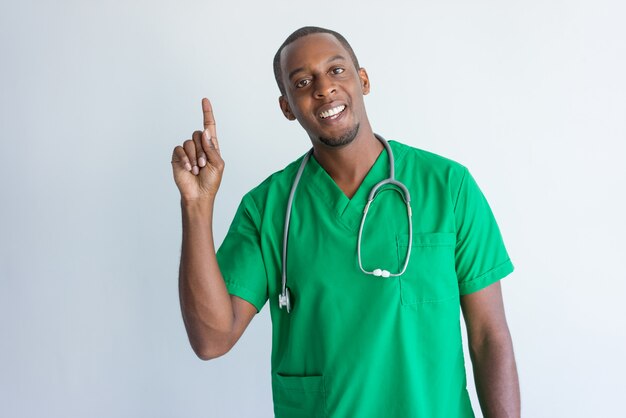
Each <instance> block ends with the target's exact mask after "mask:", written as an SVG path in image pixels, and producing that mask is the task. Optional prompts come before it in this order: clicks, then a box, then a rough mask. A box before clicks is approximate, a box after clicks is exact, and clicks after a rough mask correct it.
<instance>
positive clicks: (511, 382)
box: [461, 281, 520, 418]
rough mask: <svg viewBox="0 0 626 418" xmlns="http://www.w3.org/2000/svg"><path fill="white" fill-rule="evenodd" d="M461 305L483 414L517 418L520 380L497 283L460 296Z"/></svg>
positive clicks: (502, 417) (491, 416)
mask: <svg viewBox="0 0 626 418" xmlns="http://www.w3.org/2000/svg"><path fill="white" fill-rule="evenodd" d="M461 308H462V310H463V317H464V319H465V324H466V326H467V334H468V341H469V350H470V357H471V359H472V366H473V369H474V381H475V383H476V390H477V392H478V399H479V401H480V407H481V409H482V412H483V415H484V417H485V418H518V417H520V391H519V380H518V376H517V367H516V365H515V356H514V354H513V343H512V341H511V334H510V333H509V328H508V325H507V323H506V317H505V313H504V304H503V301H502V291H501V287H500V282H499V281H498V282H496V283H493V284H492V285H490V286H488V287H486V288H484V289H482V290H479V291H478V292H475V293H470V294H468V295H464V296H462V297H461Z"/></svg>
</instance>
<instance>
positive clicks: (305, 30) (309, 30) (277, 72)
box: [274, 26, 361, 96]
mask: <svg viewBox="0 0 626 418" xmlns="http://www.w3.org/2000/svg"><path fill="white" fill-rule="evenodd" d="M314 33H328V34H330V35H333V36H334V37H335V38H337V40H338V41H339V42H340V43H341V45H343V47H344V48H346V50H347V51H348V53H349V54H350V58H352V62H353V63H354V67H355V68H356V69H357V71H358V70H359V68H361V67H360V66H359V60H358V59H357V58H356V55H355V53H354V50H353V49H352V47H351V46H350V44H349V43H348V41H347V40H346V38H344V37H343V35H341V34H340V33H338V32H335V31H334V30H330V29H325V28H320V27H317V26H303V27H301V28H300V29H298V30H296V31H294V32H293V33H292V34H291V35H289V36H288V37H287V39H285V42H283V44H282V45H281V46H280V48H278V51H277V52H276V55H274V77H275V78H276V83H277V84H278V88H279V89H280V94H282V95H283V96H285V86H284V85H283V80H282V77H283V72H282V70H281V68H280V54H281V52H283V49H284V48H285V47H286V46H287V45H289V44H291V43H292V42H294V41H296V40H297V39H300V38H302V37H304V36H307V35H312V34H314Z"/></svg>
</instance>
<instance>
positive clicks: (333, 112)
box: [319, 105, 346, 119]
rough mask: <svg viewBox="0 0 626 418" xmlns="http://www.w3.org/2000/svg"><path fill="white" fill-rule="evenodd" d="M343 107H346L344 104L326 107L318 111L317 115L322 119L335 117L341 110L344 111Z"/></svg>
mask: <svg viewBox="0 0 626 418" xmlns="http://www.w3.org/2000/svg"><path fill="white" fill-rule="evenodd" d="M345 108H346V106H345V105H340V106H337V107H333V108H332V109H328V110H325V111H323V112H320V114H319V117H320V118H322V119H328V118H331V119H335V118H336V117H337V115H339V114H340V113H341V112H343V111H344V109H345Z"/></svg>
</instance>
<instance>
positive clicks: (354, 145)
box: [313, 127, 383, 198]
mask: <svg viewBox="0 0 626 418" xmlns="http://www.w3.org/2000/svg"><path fill="white" fill-rule="evenodd" d="M313 148H314V151H313V155H314V156H315V159H316V160H317V161H318V163H319V164H320V165H321V166H322V167H323V168H324V170H326V172H327V173H328V174H329V175H330V176H331V177H332V179H333V180H334V181H335V183H336V184H337V186H339V188H340V189H341V190H342V191H343V192H344V194H345V195H346V196H348V197H349V198H352V196H354V194H355V193H356V191H357V189H358V188H359V186H360V185H361V183H362V182H363V179H364V178H365V176H366V175H367V173H368V172H369V171H370V169H371V168H372V166H373V165H374V163H375V162H376V159H377V158H378V156H379V155H380V153H381V152H382V150H383V144H381V143H380V141H379V140H378V139H376V137H375V136H374V133H373V132H372V130H371V128H369V127H368V129H362V130H361V132H359V135H357V137H356V138H354V140H353V141H352V142H350V143H349V144H347V145H345V146H343V147H339V148H333V147H328V146H326V145H324V144H321V143H318V142H314V144H313Z"/></svg>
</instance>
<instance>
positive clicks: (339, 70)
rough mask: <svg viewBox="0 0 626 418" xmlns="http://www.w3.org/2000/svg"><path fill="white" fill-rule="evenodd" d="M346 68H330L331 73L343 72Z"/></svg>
mask: <svg viewBox="0 0 626 418" xmlns="http://www.w3.org/2000/svg"><path fill="white" fill-rule="evenodd" d="M344 71H345V70H344V69H343V68H341V67H335V68H333V69H332V70H330V72H331V73H333V74H341V73H343V72H344Z"/></svg>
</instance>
